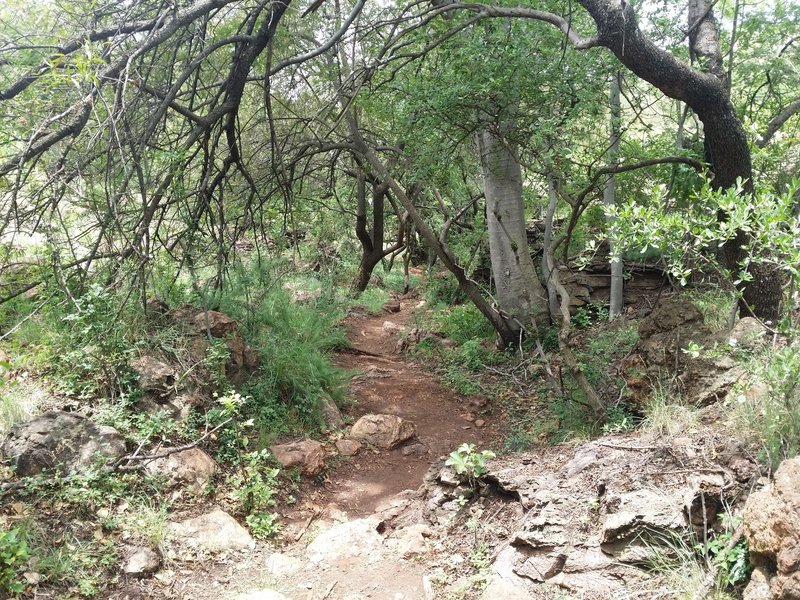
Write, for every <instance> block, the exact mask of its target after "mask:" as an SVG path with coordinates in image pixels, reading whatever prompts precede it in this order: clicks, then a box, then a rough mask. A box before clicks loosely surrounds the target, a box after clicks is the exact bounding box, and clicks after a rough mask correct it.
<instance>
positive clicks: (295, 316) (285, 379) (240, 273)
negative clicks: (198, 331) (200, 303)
mask: <svg viewBox="0 0 800 600" xmlns="http://www.w3.org/2000/svg"><path fill="white" fill-rule="evenodd" d="M279 271H280V265H279V264H277V263H270V262H267V261H254V262H253V263H252V264H249V265H239V266H237V268H236V269H234V270H233V271H232V272H231V274H230V279H229V282H228V285H227V287H226V288H225V290H224V291H223V292H222V293H221V294H220V295H219V296H218V298H217V299H216V301H217V303H218V305H219V310H221V311H223V312H225V313H226V314H228V315H230V316H231V317H233V318H234V319H236V320H237V322H238V323H239V324H240V332H241V335H242V337H243V338H244V339H245V340H246V341H247V342H248V343H249V344H250V345H251V346H253V347H254V348H257V349H258V350H259V351H260V354H261V367H260V368H259V370H258V372H257V373H256V374H255V376H254V377H252V378H251V379H250V380H249V381H247V382H245V384H244V385H243V386H242V392H243V394H244V395H246V396H248V401H247V406H246V407H245V409H244V410H243V411H242V414H243V415H246V417H247V418H249V417H252V418H254V420H255V425H256V427H257V428H258V429H259V430H262V431H264V432H271V431H276V430H281V428H287V427H290V426H292V423H294V424H295V425H297V426H301V427H307V428H313V427H316V426H318V425H319V421H318V417H317V414H318V411H317V407H318V403H319V398H320V397H321V395H322V394H328V395H330V396H331V397H332V398H334V399H335V400H341V399H342V398H343V396H344V391H345V388H344V382H345V374H344V373H343V372H342V371H341V370H340V369H337V368H335V367H334V366H333V365H332V364H331V360H330V354H331V352H332V351H333V350H335V349H336V348H339V347H342V346H345V345H346V344H347V340H346V338H345V336H344V334H343V332H342V331H341V330H340V329H339V328H338V323H339V321H340V320H341V319H342V318H343V316H344V310H343V308H342V306H340V305H339V304H338V303H337V302H336V301H335V300H334V299H333V298H332V297H331V296H330V295H322V296H320V297H319V298H317V299H316V300H312V301H310V302H305V303H298V302H292V300H291V296H290V295H289V294H288V293H287V291H286V290H284V289H283V288H282V287H280V286H279V285H278V283H279V282H280V278H279ZM331 292H332V288H331Z"/></svg>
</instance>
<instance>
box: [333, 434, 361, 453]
mask: <svg viewBox="0 0 800 600" xmlns="http://www.w3.org/2000/svg"><path fill="white" fill-rule="evenodd" d="M361 448H362V445H361V443H360V442H357V441H355V440H351V439H348V438H344V439H342V440H337V441H336V449H337V450H338V451H339V454H341V455H342V456H355V455H356V454H358V453H359V452H360V451H361Z"/></svg>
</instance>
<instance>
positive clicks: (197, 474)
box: [145, 448, 217, 494]
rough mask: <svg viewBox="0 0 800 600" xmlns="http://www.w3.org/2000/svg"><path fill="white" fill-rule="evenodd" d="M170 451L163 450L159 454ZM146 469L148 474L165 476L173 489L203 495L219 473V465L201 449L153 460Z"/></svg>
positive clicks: (168, 449)
mask: <svg viewBox="0 0 800 600" xmlns="http://www.w3.org/2000/svg"><path fill="white" fill-rule="evenodd" d="M170 450H172V449H171V448H162V449H161V451H160V452H159V454H165V453H167V452H170ZM145 469H146V470H147V472H148V473H151V474H154V475H161V476H163V477H164V478H165V479H166V480H167V481H168V484H169V485H170V486H171V487H180V488H183V489H186V490H188V491H190V492H192V493H194V494H202V493H203V492H204V491H205V490H206V487H207V486H208V484H209V483H210V482H211V478H212V477H213V476H214V473H216V471H217V463H216V462H214V459H213V458H211V457H210V456H209V455H208V454H206V453H205V452H203V451H202V450H201V449H200V448H189V449H188V450H182V451H180V452H173V453H170V454H167V456H162V457H161V458H157V459H155V460H152V461H150V462H148V463H147V465H146V466H145Z"/></svg>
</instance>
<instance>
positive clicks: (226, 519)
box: [167, 508, 255, 556]
mask: <svg viewBox="0 0 800 600" xmlns="http://www.w3.org/2000/svg"><path fill="white" fill-rule="evenodd" d="M167 538H168V539H169V540H170V541H171V542H173V543H177V544H178V546H179V547H180V548H181V550H183V552H181V555H183V556H186V551H189V552H190V553H197V554H215V553H221V552H231V551H234V550H248V549H251V548H253V547H254V546H255V541H254V540H253V538H252V537H250V534H249V533H248V532H247V530H246V529H245V528H244V527H242V526H241V525H239V523H238V522H237V521H236V519H234V518H233V517H232V516H230V515H229V514H228V513H226V512H225V511H223V510H220V509H219V508H217V509H215V510H213V511H211V512H210V513H206V514H204V515H200V516H199V517H195V518H193V519H187V520H185V521H181V522H178V523H168V524H167Z"/></svg>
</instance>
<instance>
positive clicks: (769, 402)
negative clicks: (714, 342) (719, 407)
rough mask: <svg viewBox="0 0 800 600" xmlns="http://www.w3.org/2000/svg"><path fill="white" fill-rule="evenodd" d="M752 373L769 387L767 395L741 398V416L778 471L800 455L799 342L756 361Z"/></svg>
mask: <svg viewBox="0 0 800 600" xmlns="http://www.w3.org/2000/svg"><path fill="white" fill-rule="evenodd" d="M750 371H751V373H752V375H753V378H754V379H755V380H756V381H760V382H763V384H764V385H765V386H766V390H765V392H764V393H757V394H753V395H752V396H751V397H749V398H748V396H747V395H744V394H743V395H740V396H739V398H738V407H737V413H738V416H739V420H740V421H741V422H742V423H744V426H745V428H746V429H747V430H748V431H749V433H750V434H751V435H752V436H754V437H755V438H756V440H757V441H758V443H759V445H760V446H761V447H762V448H763V449H764V450H763V452H764V456H763V457H762V458H763V459H764V460H766V461H767V463H768V464H769V466H770V467H771V468H772V469H773V470H775V469H777V468H778V465H779V464H780V463H781V462H782V461H783V460H784V459H785V458H790V457H792V456H795V455H797V454H798V453H800V352H798V347H797V343H796V342H795V343H794V344H792V345H789V346H787V347H784V348H779V349H775V350H773V349H770V350H769V352H768V353H766V354H765V355H762V356H761V357H759V358H757V359H755V360H753V361H752V362H751V364H750Z"/></svg>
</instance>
